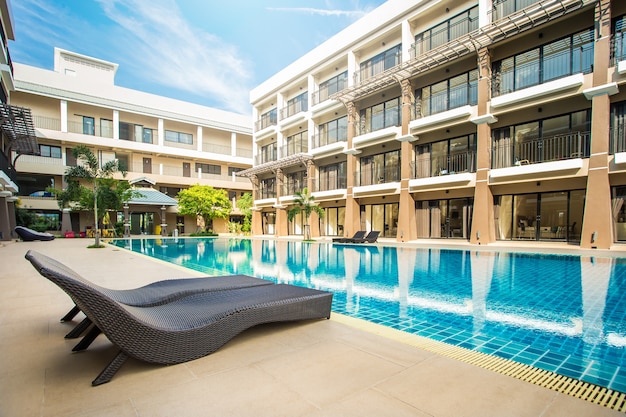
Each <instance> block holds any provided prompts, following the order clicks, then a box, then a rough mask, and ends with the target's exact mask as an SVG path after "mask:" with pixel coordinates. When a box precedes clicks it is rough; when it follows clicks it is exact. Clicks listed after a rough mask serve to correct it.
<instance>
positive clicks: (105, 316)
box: [25, 250, 129, 343]
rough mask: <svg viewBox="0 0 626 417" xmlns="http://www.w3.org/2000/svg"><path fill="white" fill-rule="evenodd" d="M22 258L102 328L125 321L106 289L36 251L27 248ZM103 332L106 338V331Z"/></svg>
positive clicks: (122, 313)
mask: <svg viewBox="0 0 626 417" xmlns="http://www.w3.org/2000/svg"><path fill="white" fill-rule="evenodd" d="M25 257H26V259H28V260H29V261H30V263H31V264H32V265H33V266H34V267H35V269H36V270H37V271H38V272H39V273H40V274H41V275H42V276H44V277H46V278H48V279H49V280H50V281H52V282H53V283H54V284H56V285H57V286H58V287H60V288H61V289H62V290H63V291H65V293H66V294H67V295H69V296H70V298H71V299H72V301H74V303H75V304H76V305H77V306H78V307H79V308H80V309H81V310H82V311H83V313H85V315H86V316H87V317H88V318H89V319H90V320H91V321H92V322H93V323H94V324H95V325H96V326H98V327H100V328H101V329H102V330H104V329H105V328H108V327H110V326H111V325H115V323H118V324H121V325H124V323H128V322H129V320H128V314H127V312H126V311H125V309H124V308H122V306H121V305H120V304H119V303H117V302H116V301H114V299H113V298H112V297H111V295H110V294H109V290H108V289H107V288H104V287H100V286H99V285H96V284H94V283H92V282H90V281H88V280H86V279H85V278H83V277H81V276H80V275H79V274H78V273H76V272H75V271H73V270H72V269H70V268H68V267H67V266H65V265H63V264H62V263H60V262H58V261H56V260H54V259H52V258H50V257H48V256H46V255H43V254H41V253H38V252H36V251H33V250H29V251H28V252H27V253H26V256H25ZM107 335H108V336H109V337H110V334H107ZM114 343H115V342H114Z"/></svg>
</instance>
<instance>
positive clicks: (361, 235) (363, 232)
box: [352, 230, 367, 239]
mask: <svg viewBox="0 0 626 417" xmlns="http://www.w3.org/2000/svg"><path fill="white" fill-rule="evenodd" d="M366 234H367V231H366V230H359V231H358V232H356V233H355V234H354V236H352V239H363V238H364V237H365V235H366Z"/></svg>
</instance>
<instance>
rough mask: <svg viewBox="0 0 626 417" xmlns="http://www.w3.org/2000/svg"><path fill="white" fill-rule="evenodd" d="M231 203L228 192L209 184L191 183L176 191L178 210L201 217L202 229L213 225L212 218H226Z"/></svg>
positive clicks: (181, 212) (184, 213)
mask: <svg viewBox="0 0 626 417" xmlns="http://www.w3.org/2000/svg"><path fill="white" fill-rule="evenodd" d="M231 210H232V205H231V204H230V200H229V199H228V193H227V192H226V190H223V189H215V188H213V187H211V186H209V185H198V184H197V185H193V186H191V187H189V188H187V189H186V190H181V191H180V192H179V193H178V212H179V213H180V214H183V215H191V216H197V217H200V218H202V221H203V223H204V231H206V230H208V229H209V228H210V227H212V225H213V219H227V218H228V216H230V212H231Z"/></svg>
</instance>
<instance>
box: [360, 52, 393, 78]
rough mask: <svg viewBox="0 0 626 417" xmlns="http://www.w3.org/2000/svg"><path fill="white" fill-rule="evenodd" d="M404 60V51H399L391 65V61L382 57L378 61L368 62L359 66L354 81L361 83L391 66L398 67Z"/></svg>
mask: <svg viewBox="0 0 626 417" xmlns="http://www.w3.org/2000/svg"><path fill="white" fill-rule="evenodd" d="M401 62H402V52H401V51H400V52H398V53H396V54H395V57H394V59H393V65H389V62H388V61H387V60H386V59H381V60H378V61H376V62H372V61H370V62H368V63H367V64H365V65H363V66H362V67H361V68H359V70H358V71H355V73H354V83H355V84H359V83H362V82H363V81H366V80H368V79H370V78H372V77H375V76H376V75H378V74H381V73H383V72H385V71H387V70H390V69H391V68H394V67H397V66H398V65H400V63H401Z"/></svg>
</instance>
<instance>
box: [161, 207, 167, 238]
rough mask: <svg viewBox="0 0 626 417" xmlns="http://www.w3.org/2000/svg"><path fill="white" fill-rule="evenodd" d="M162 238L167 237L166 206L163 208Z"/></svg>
mask: <svg viewBox="0 0 626 417" xmlns="http://www.w3.org/2000/svg"><path fill="white" fill-rule="evenodd" d="M161 236H163V237H165V236H167V219H166V218H165V206H161Z"/></svg>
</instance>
